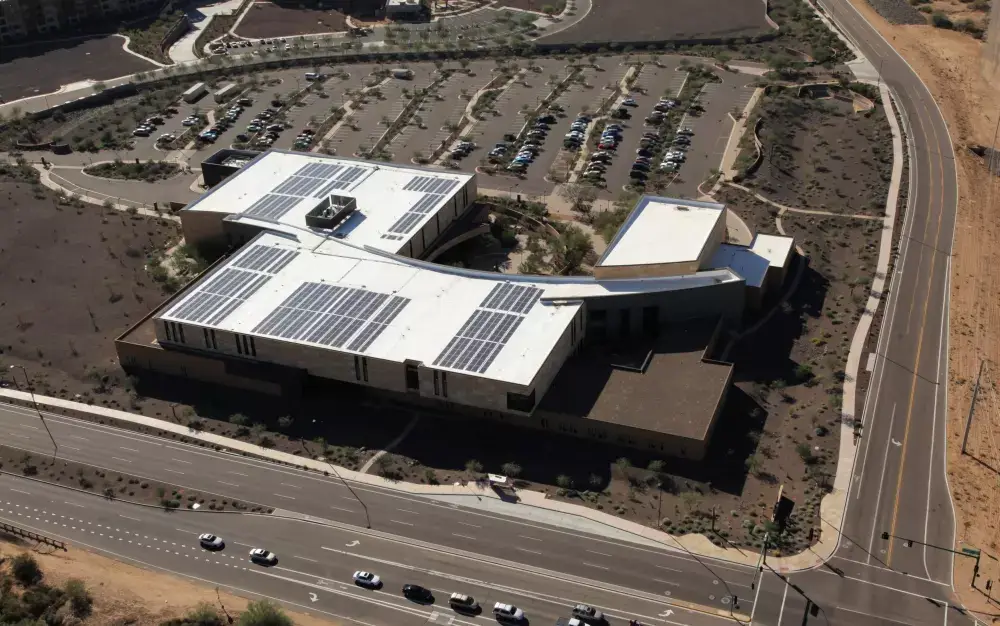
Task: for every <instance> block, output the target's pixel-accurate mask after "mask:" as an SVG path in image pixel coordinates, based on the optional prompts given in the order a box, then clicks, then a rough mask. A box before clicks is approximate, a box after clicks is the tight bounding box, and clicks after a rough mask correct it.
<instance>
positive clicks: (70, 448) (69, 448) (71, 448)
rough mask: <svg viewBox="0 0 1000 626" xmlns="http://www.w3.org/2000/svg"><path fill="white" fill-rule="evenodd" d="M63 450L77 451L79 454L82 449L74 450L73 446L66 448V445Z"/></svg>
mask: <svg viewBox="0 0 1000 626" xmlns="http://www.w3.org/2000/svg"><path fill="white" fill-rule="evenodd" d="M62 449H63V450H76V451H77V452H79V451H80V448H74V447H73V446H66V445H64V446H62Z"/></svg>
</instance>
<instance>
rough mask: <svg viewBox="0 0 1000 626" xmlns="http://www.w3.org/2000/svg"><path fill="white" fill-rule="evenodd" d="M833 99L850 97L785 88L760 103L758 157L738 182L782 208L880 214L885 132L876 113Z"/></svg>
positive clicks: (888, 157) (888, 166)
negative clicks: (760, 150) (755, 165)
mask: <svg viewBox="0 0 1000 626" xmlns="http://www.w3.org/2000/svg"><path fill="white" fill-rule="evenodd" d="M833 94H837V95H838V96H840V97H846V98H848V99H849V98H850V92H848V91H846V90H840V89H837V90H836V91H834V92H831V91H829V90H828V88H820V89H818V90H817V93H815V94H814V95H816V96H822V97H815V98H813V97H809V96H806V95H803V96H799V95H797V94H796V92H795V91H794V90H789V89H785V90H780V91H777V92H772V93H769V94H768V95H767V96H765V97H764V98H762V100H761V102H760V103H759V104H758V107H757V109H756V110H755V113H754V117H755V118H756V117H758V116H759V117H760V118H762V120H761V123H760V126H759V130H758V136H759V138H760V141H761V144H762V146H763V159H762V161H761V164H760V167H759V168H757V170H756V171H755V172H753V173H752V174H750V175H748V176H747V177H746V180H745V181H744V184H745V185H746V186H748V187H753V188H755V189H756V190H757V191H758V192H759V193H761V195H763V196H764V197H766V198H768V199H770V200H773V201H775V202H778V203H779V204H784V205H786V206H792V207H795V208H803V209H814V210H821V211H831V212H835V213H842V214H865V215H882V214H884V213H885V198H886V196H887V194H888V191H889V180H890V178H891V176H892V131H891V129H890V128H889V122H888V120H887V119H886V116H885V113H884V109H883V108H882V107H880V106H877V107H876V108H875V109H873V110H870V111H865V112H855V111H854V107H853V105H852V104H851V102H849V101H844V100H841V99H838V98H837V97H830V96H831V95H833ZM845 94H846V95H845ZM755 122H756V120H752V121H751V123H749V124H748V127H749V128H752V127H753V124H754V123H755ZM748 136H749V135H748ZM747 152H753V150H752V149H751V150H748V151H747ZM744 154H745V153H744ZM742 156H743V155H741V157H742Z"/></svg>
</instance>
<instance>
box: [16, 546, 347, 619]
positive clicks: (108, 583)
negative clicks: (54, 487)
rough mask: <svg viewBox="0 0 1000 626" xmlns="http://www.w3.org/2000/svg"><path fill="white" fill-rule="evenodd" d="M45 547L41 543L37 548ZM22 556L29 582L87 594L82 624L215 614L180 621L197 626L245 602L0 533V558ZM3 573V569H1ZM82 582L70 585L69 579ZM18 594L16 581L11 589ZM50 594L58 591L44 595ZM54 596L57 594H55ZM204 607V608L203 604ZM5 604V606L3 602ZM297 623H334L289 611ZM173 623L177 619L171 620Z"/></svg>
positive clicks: (101, 558) (239, 608)
mask: <svg viewBox="0 0 1000 626" xmlns="http://www.w3.org/2000/svg"><path fill="white" fill-rule="evenodd" d="M42 548H44V546H42ZM21 555H30V556H31V557H32V558H33V559H34V560H35V562H36V563H37V565H38V568H39V569H40V570H41V576H42V578H41V580H40V581H39V582H38V583H35V584H34V585H32V587H35V588H36V589H37V588H38V587H40V586H42V585H44V586H46V587H49V588H60V589H66V590H73V592H74V593H72V594H67V595H69V598H68V599H72V598H73V597H74V596H75V597H80V596H82V595H86V596H88V597H89V598H90V602H89V603H87V602H86V601H84V602H82V603H81V602H80V601H79V600H77V605H80V604H84V605H87V608H86V610H85V611H80V613H81V614H83V615H84V617H83V618H82V620H81V621H79V622H73V623H79V624H83V625H84V626H107V625H109V624H122V625H123V624H128V625H130V626H162V625H163V624H165V623H167V622H169V621H170V620H175V619H182V618H184V617H187V616H191V615H194V614H195V613H196V612H198V613H197V614H198V615H200V616H206V615H214V616H215V617H217V619H218V621H217V622H216V621H199V622H181V623H198V624H216V623H217V624H225V623H226V621H225V616H224V615H222V614H221V612H217V611H216V609H215V607H217V606H218V605H219V602H220V601H221V602H222V604H223V605H224V606H225V607H226V609H227V610H228V611H229V613H230V614H238V613H242V612H243V611H244V610H246V608H247V605H248V604H249V602H250V601H249V600H247V599H246V598H243V597H241V596H236V595H233V594H231V593H228V592H226V591H223V590H219V591H218V594H219V595H218V596H217V595H216V593H217V591H216V588H215V587H209V586H207V585H199V584H196V583H194V582H192V581H189V580H187V579H185V578H181V577H177V576H169V575H167V574H163V573H161V572H160V571H157V570H152V569H148V570H147V569H143V568H139V567H136V566H133V565H129V564H126V563H122V562H119V561H115V560H113V559H109V558H107V557H104V556H101V555H99V554H96V553H94V552H89V551H86V550H81V549H78V548H76V547H70V550H69V551H68V552H48V551H46V550H44V549H33V542H31V543H30V544H29V543H26V542H22V541H20V540H16V539H15V538H10V537H7V536H0V560H2V561H6V562H12V561H14V560H15V559H17V558H18V557H20V559H24V557H23V556H21ZM4 575H5V576H6V572H4ZM74 580H75V581H79V582H80V583H82V591H83V594H80V591H81V586H75V585H73V584H72V583H70V581H74ZM13 591H14V592H15V595H18V596H19V595H20V593H21V591H22V589H21V588H20V584H19V586H18V587H15V588H14V589H13ZM49 595H50V597H52V596H56V595H57V594H49ZM57 597H58V596H57ZM206 605H207V608H206ZM4 607H5V608H10V604H9V603H5V605H4ZM288 615H289V617H291V618H292V620H293V621H294V623H295V624H298V625H299V626H332V625H333V624H334V622H329V621H326V620H320V619H317V618H315V617H313V616H311V615H305V614H302V613H288ZM174 623H175V624H176V622H174Z"/></svg>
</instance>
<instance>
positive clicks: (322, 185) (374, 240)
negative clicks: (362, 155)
mask: <svg viewBox="0 0 1000 626" xmlns="http://www.w3.org/2000/svg"><path fill="white" fill-rule="evenodd" d="M473 176H474V175H473V174H465V173H456V172H443V171H442V172H439V171H436V170H431V169H427V168H420V167H415V166H414V167H407V166H404V165H394V164H390V163H375V162H372V161H363V160H359V159H345V158H337V157H329V156H325V155H321V154H313V153H302V152H286V151H282V150H269V151H268V152H265V153H263V154H262V155H260V156H259V157H257V158H256V159H254V160H253V161H251V162H250V163H249V164H247V165H245V166H243V167H242V168H241V169H240V170H239V171H238V172H236V173H235V174H233V175H232V176H231V177H229V178H227V179H226V180H225V181H223V182H222V184H220V185H219V186H217V187H215V188H214V189H212V190H211V191H209V192H208V193H207V194H205V195H204V196H202V197H201V198H200V199H198V200H197V201H196V202H195V203H193V204H191V205H190V206H189V207H187V208H186V209H185V211H210V212H216V213H225V214H227V215H229V216H230V217H229V218H228V219H237V220H238V219H244V218H247V217H252V218H254V219H257V220H262V221H265V222H267V223H268V225H269V228H271V229H273V230H279V231H283V232H289V233H292V232H295V231H296V230H299V231H301V230H309V231H311V232H313V233H315V234H319V235H324V236H329V235H332V236H335V237H337V238H340V239H343V240H345V241H349V242H351V243H354V244H357V245H364V246H371V247H373V248H377V249H379V250H384V251H386V252H391V253H398V252H400V251H402V250H404V249H405V248H406V244H407V243H408V242H409V241H410V239H411V238H412V237H413V236H414V235H415V234H416V233H418V232H419V231H420V229H421V228H422V227H423V226H424V225H425V224H426V223H427V222H428V221H430V220H431V219H434V216H435V215H436V214H437V213H438V212H439V211H440V210H441V209H442V208H443V207H445V206H448V205H449V204H450V203H451V201H452V198H453V197H454V196H455V194H457V193H461V191H462V188H463V187H464V186H465V185H466V184H467V183H468V182H469V181H470V180H471V179H472V178H473ZM328 194H334V195H339V196H351V197H353V198H355V199H356V200H357V210H356V211H355V212H354V213H353V214H352V215H350V216H349V217H348V218H347V219H345V220H344V221H343V222H341V223H340V224H339V225H338V226H337V227H336V228H334V229H332V230H323V229H318V228H309V227H308V226H306V221H305V216H306V213H308V212H309V211H311V210H312V209H314V208H315V207H316V205H317V204H318V203H319V202H320V201H321V200H322V198H323V197H325V196H326V195H328ZM411 208H413V209H414V210H413V211H411V210H410V209H411ZM464 208H465V204H464V203H461V206H460V207H459V210H462V209H464Z"/></svg>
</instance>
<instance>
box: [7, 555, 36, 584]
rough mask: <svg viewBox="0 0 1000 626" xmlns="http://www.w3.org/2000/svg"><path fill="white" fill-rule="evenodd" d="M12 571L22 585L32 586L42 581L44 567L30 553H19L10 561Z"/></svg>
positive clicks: (15, 578)
mask: <svg viewBox="0 0 1000 626" xmlns="http://www.w3.org/2000/svg"><path fill="white" fill-rule="evenodd" d="M10 572H11V574H13V575H14V580H16V581H17V582H18V583H20V584H21V586H22V587H30V586H32V585H37V584H38V583H40V582H42V568H40V567H38V561H36V560H35V557H33V556H31V555H30V554H25V553H22V554H18V555H17V556H15V557H14V558H13V559H11V561H10Z"/></svg>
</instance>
